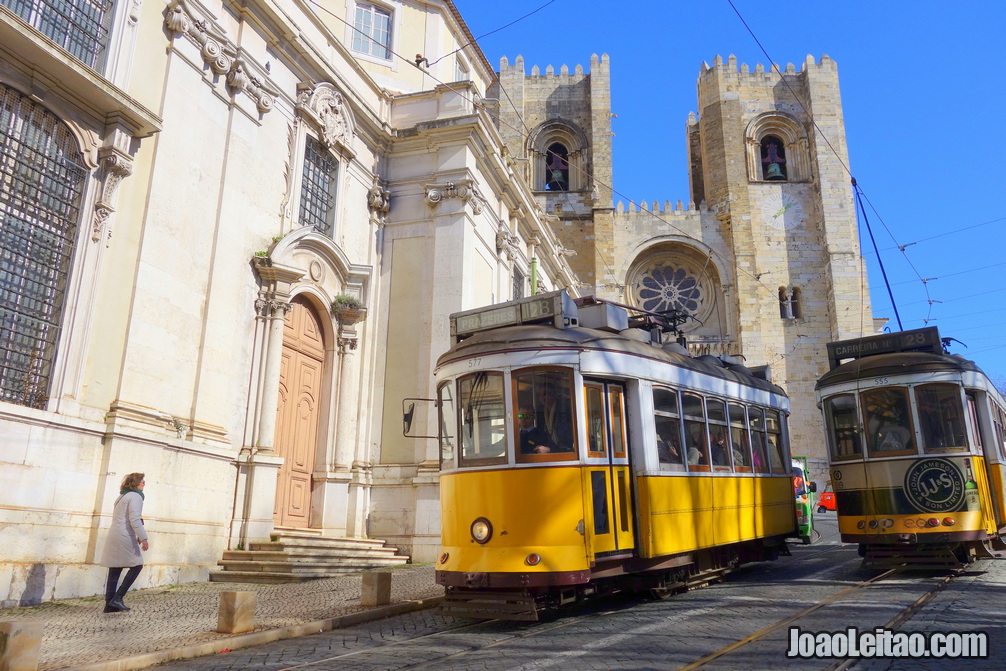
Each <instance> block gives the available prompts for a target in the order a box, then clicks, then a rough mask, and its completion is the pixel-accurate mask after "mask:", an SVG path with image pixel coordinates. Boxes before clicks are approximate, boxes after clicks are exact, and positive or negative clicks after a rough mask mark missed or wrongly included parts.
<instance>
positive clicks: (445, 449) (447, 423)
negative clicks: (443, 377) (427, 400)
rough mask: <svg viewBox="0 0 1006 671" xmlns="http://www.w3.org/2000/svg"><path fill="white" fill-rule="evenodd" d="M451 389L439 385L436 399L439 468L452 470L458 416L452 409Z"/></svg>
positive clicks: (452, 397)
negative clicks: (438, 403)
mask: <svg viewBox="0 0 1006 671" xmlns="http://www.w3.org/2000/svg"><path fill="white" fill-rule="evenodd" d="M452 390H453V387H452V385H451V384H450V383H447V384H442V385H440V388H439V389H437V398H438V399H439V400H440V467H441V468H444V467H447V468H453V467H454V466H455V463H454V448H455V446H456V445H457V444H458V442H457V429H458V415H457V411H456V409H455V408H454V394H453V393H452Z"/></svg>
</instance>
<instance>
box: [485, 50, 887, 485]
mask: <svg viewBox="0 0 1006 671" xmlns="http://www.w3.org/2000/svg"><path fill="white" fill-rule="evenodd" d="M496 87H497V89H500V88H502V89H504V90H505V91H499V90H496V91H490V97H491V98H497V99H499V100H501V101H502V102H501V103H500V106H499V110H498V120H499V126H500V132H501V134H502V135H503V137H504V141H505V142H506V143H507V145H508V147H509V150H510V152H511V153H512V154H514V155H515V158H516V160H517V162H518V163H520V164H521V165H522V167H523V170H524V176H525V178H526V179H527V181H528V182H529V183H530V184H531V185H532V188H533V189H534V190H535V192H536V197H537V199H538V202H539V204H540V205H541V206H542V208H543V209H544V210H545V212H546V213H547V214H548V215H549V217H550V218H551V221H552V225H553V228H554V230H555V232H556V235H557V237H558V238H559V239H560V241H561V243H562V244H563V246H564V247H565V248H566V249H567V250H570V254H571V258H570V260H571V265H572V266H573V269H574V270H575V272H576V273H577V276H578V277H579V278H580V280H581V282H583V283H584V284H586V285H587V287H586V288H583V289H581V293H594V294H596V295H598V296H602V297H604V298H608V299H612V300H616V301H619V302H623V303H627V304H630V305H634V306H637V307H641V308H644V309H647V310H652V311H665V310H668V309H674V310H678V311H679V312H680V313H683V314H686V315H688V318H687V319H686V321H685V322H684V323H683V324H682V326H681V327H680V328H681V331H682V332H683V335H684V336H685V337H686V338H687V342H688V347H689V349H690V351H691V352H692V354H693V355H697V354H713V355H721V354H722V355H734V356H737V355H740V356H741V357H743V360H744V362H745V363H746V365H748V366H760V365H765V364H768V365H769V366H770V367H771V371H772V377H773V381H775V382H777V383H778V384H781V385H782V386H783V387H784V388H785V389H786V390H787V391H788V393H789V396H790V400H791V403H792V415H791V417H790V432H791V439H792V451H793V454H800V455H807V456H809V457H812V458H813V459H814V461H816V462H817V463H818V464H819V465H823V464H824V462H825V459H826V448H825V445H824V433H823V429H822V426H821V420H820V417H819V411H818V409H817V408H816V407H815V404H814V383H815V381H816V380H817V378H818V377H819V376H820V375H821V374H822V373H824V372H825V371H826V370H827V357H826V352H825V344H826V343H827V342H829V341H832V340H837V339H842V338H849V337H859V336H861V335H864V334H869V333H872V332H874V331H875V325H874V320H873V317H872V312H871V307H870V299H869V293H868V287H867V282H866V274H865V268H864V267H863V265H862V261H861V258H860V249H859V240H858V237H857V228H856V214H855V209H854V203H853V197H852V196H853V194H852V187H851V183H850V182H851V180H850V176H849V174H848V173H847V171H846V169H845V167H844V166H846V165H848V156H847V150H846V142H845V126H844V122H843V117H842V106H841V100H840V95H839V85H838V68H837V66H836V64H835V62H834V61H832V60H831V59H830V58H829V57H828V56H827V55H825V56H823V57H822V59H821V62H819V63H818V62H816V61H815V59H814V58H813V57H811V56H808V57H807V59H806V60H805V61H804V63H803V65H802V67H801V69H800V70H799V71H798V70H797V69H796V68H795V67H794V66H793V65H792V64H789V65H788V66H786V68H785V70H784V71H783V72H782V73H781V76H780V73H779V72H776V71H773V70H772V68H766V67H764V66H762V65H757V66H756V67H755V68H754V70H753V71H752V70H751V69H750V68H749V67H748V66H747V65H746V64H741V65H740V66H739V67H738V63H737V61H736V59H735V58H734V57H733V56H730V57H729V58H728V59H727V60H726V61H725V62H724V61H723V59H722V58H720V57H717V58H716V59H715V60H714V61H713V65H712V66H711V67H710V66H709V65H708V64H705V63H704V64H703V65H702V68H701V72H700V74H699V78H698V112H697V113H695V112H692V113H690V114H688V118H687V123H686V126H685V132H686V134H687V147H688V166H687V168H688V172H689V184H690V192H689V193H688V194H685V195H684V197H681V195H680V194H679V197H678V198H676V199H675V200H674V201H671V200H663V201H662V204H661V201H658V200H654V201H653V202H652V203H649V202H644V203H641V204H636V203H633V202H629V203H628V204H625V203H623V202H617V203H615V202H614V199H613V194H612V189H611V185H612V149H611V135H612V133H611V117H612V116H613V115H612V113H611V92H610V66H609V59H608V56H607V55H603V56H602V57H600V58H598V57H597V56H596V55H595V56H593V57H592V58H591V62H590V71H589V72H587V73H585V72H584V71H583V68H582V67H581V66H577V67H576V68H575V71H574V72H572V73H570V72H569V70H568V68H567V67H566V66H563V67H562V68H561V70H560V71H559V72H558V73H556V72H555V71H554V69H553V68H552V66H549V67H548V68H547V69H546V70H545V72H544V73H542V72H541V71H540V70H539V68H538V67H537V66H534V67H533V68H532V69H531V72H530V74H528V73H527V71H526V70H525V65H524V62H523V59H522V58H521V57H520V56H518V57H517V58H516V61H515V62H514V64H513V65H510V63H509V61H508V59H507V58H503V59H502V60H501V62H500V71H499V80H498V84H497V85H496ZM504 93H505V94H504ZM511 101H512V103H513V104H509V103H510V102H511ZM525 128H527V129H530V132H529V133H527V132H526V131H524V130H523V129H525ZM574 252H575V254H574ZM822 484H823V483H822Z"/></svg>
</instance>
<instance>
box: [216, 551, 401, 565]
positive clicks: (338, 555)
mask: <svg viewBox="0 0 1006 671" xmlns="http://www.w3.org/2000/svg"><path fill="white" fill-rule="evenodd" d="M223 558H224V559H225V560H230V561H265V562H270V561H275V562H282V561H286V562H301V563H314V562H326V561H354V562H358V563H359V562H363V563H366V562H370V561H379V562H385V561H391V562H394V563H402V564H404V563H407V562H408V560H409V558H408V557H406V556H405V555H396V554H394V553H392V552H384V553H375V552H367V553H360V552H257V551H254V550H225V551H224V556H223Z"/></svg>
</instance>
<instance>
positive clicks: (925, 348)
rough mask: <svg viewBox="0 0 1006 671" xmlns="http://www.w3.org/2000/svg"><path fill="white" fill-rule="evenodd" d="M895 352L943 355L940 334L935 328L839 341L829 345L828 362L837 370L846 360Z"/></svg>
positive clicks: (929, 327)
mask: <svg viewBox="0 0 1006 671" xmlns="http://www.w3.org/2000/svg"><path fill="white" fill-rule="evenodd" d="M893 352H932V353H933V354H943V345H942V344H941V342H940V333H939V330H938V329H937V328H936V327H935V326H928V327H926V328H921V329H914V330H911V331H899V332H898V333H884V334H882V335H876V336H868V337H866V338H855V339H853V340H839V341H838V342H830V343H828V361H829V362H830V363H831V368H832V369H834V368H837V367H838V366H840V365H841V364H842V361H843V360H846V359H859V358H860V357H864V356H874V355H876V354H891V353H893Z"/></svg>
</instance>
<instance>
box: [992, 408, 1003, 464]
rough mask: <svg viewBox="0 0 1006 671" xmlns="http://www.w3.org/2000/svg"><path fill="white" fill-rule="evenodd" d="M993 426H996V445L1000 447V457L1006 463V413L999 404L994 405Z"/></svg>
mask: <svg viewBox="0 0 1006 671" xmlns="http://www.w3.org/2000/svg"><path fill="white" fill-rule="evenodd" d="M992 417H993V419H992V424H993V425H994V426H995V432H996V435H995V438H996V444H997V445H998V446H999V457H1000V458H1001V459H1003V460H1004V461H1006V413H1004V412H1003V409H1002V408H1001V407H999V404H998V403H994V402H993V403H992Z"/></svg>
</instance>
